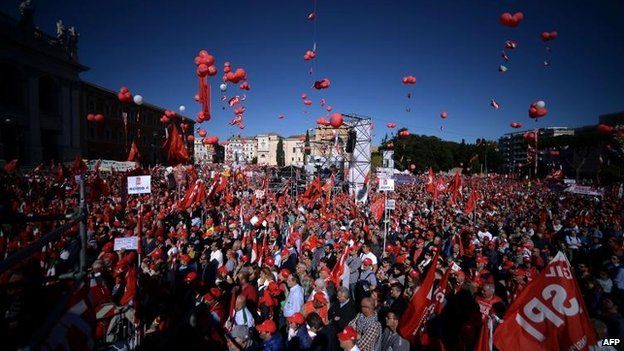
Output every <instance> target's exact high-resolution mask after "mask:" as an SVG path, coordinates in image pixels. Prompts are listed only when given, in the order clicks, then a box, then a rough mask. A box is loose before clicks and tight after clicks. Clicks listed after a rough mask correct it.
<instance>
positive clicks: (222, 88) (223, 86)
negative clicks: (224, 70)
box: [219, 83, 227, 92]
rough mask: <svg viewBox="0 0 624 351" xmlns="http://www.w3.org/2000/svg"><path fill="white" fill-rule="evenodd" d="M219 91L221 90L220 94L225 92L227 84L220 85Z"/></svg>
mask: <svg viewBox="0 0 624 351" xmlns="http://www.w3.org/2000/svg"><path fill="white" fill-rule="evenodd" d="M219 89H221V91H222V92H225V91H226V90H227V84H225V83H221V85H219Z"/></svg>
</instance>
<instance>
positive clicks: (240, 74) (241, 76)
mask: <svg viewBox="0 0 624 351" xmlns="http://www.w3.org/2000/svg"><path fill="white" fill-rule="evenodd" d="M243 80H247V72H246V71H245V69H243V68H237V69H236V70H235V71H234V72H228V73H226V74H225V76H224V81H226V82H232V83H234V84H238V83H240V82H241V81H243Z"/></svg>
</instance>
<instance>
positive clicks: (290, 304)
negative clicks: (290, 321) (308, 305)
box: [284, 274, 303, 318]
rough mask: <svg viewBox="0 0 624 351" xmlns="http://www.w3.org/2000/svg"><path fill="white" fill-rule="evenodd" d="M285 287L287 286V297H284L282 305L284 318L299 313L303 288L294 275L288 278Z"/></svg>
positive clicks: (301, 305)
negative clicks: (284, 300)
mask: <svg viewBox="0 0 624 351" xmlns="http://www.w3.org/2000/svg"><path fill="white" fill-rule="evenodd" d="M286 285H288V297H286V302H285V303H284V317H285V318H288V317H290V316H292V315H293V314H295V313H297V312H300V311H301V308H302V307H303V288H302V287H301V285H299V282H298V281H297V277H296V276H295V275H294V274H291V275H289V276H288V278H287V279H286Z"/></svg>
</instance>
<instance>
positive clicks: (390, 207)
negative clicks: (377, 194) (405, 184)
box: [386, 199, 396, 210]
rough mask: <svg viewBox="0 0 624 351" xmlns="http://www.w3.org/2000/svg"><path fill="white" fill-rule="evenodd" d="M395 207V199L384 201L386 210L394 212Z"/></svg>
mask: <svg viewBox="0 0 624 351" xmlns="http://www.w3.org/2000/svg"><path fill="white" fill-rule="evenodd" d="M395 205H396V200H395V199H386V210H394V208H395Z"/></svg>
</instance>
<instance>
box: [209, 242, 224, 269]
mask: <svg viewBox="0 0 624 351" xmlns="http://www.w3.org/2000/svg"><path fill="white" fill-rule="evenodd" d="M212 260H216V261H217V263H219V267H221V266H223V252H221V250H219V247H218V246H217V243H216V242H213V243H212V245H210V262H212Z"/></svg>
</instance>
